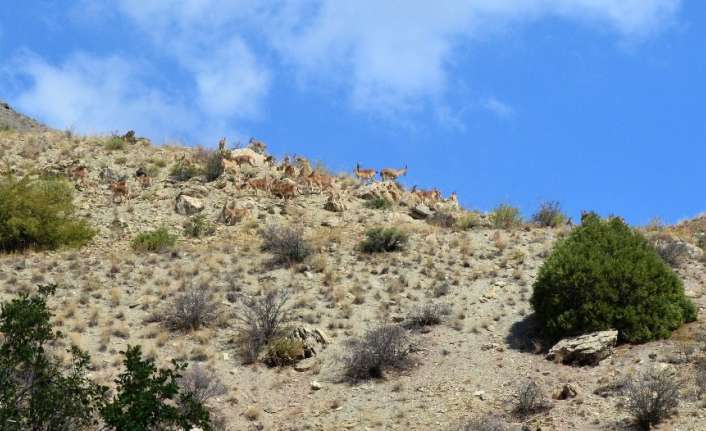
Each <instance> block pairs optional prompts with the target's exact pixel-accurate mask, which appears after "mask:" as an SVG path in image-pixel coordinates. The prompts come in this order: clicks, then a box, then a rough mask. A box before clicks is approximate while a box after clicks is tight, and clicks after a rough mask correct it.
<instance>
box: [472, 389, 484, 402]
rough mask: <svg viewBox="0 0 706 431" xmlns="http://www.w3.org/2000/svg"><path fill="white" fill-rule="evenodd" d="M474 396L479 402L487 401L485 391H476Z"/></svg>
mask: <svg viewBox="0 0 706 431" xmlns="http://www.w3.org/2000/svg"><path fill="white" fill-rule="evenodd" d="M473 396H474V397H476V398H478V399H479V400H485V399H486V397H485V391H475V392H473Z"/></svg>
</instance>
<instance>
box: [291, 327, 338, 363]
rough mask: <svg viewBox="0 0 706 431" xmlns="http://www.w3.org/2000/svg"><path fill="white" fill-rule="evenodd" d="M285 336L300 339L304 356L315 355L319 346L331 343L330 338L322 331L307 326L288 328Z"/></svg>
mask: <svg viewBox="0 0 706 431" xmlns="http://www.w3.org/2000/svg"><path fill="white" fill-rule="evenodd" d="M287 337H289V338H292V339H295V340H301V341H302V343H304V358H311V357H312V356H316V354H317V350H318V348H319V346H325V345H327V344H330V343H331V339H330V338H329V337H328V335H326V333H325V332H324V331H322V330H321V329H318V328H311V327H307V326H297V327H294V328H292V329H290V331H289V333H288V334H287Z"/></svg>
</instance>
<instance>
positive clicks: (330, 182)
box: [307, 172, 335, 193]
mask: <svg viewBox="0 0 706 431" xmlns="http://www.w3.org/2000/svg"><path fill="white" fill-rule="evenodd" d="M307 183H308V184H309V185H315V186H317V187H318V188H319V193H322V192H323V191H324V190H327V189H328V190H330V189H335V183H334V179H333V177H332V176H331V175H327V174H319V173H317V172H312V173H311V174H309V175H308V176H307Z"/></svg>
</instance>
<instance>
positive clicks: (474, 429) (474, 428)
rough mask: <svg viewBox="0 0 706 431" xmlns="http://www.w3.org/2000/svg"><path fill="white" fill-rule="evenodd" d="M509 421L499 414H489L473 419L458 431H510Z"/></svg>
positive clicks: (462, 425)
mask: <svg viewBox="0 0 706 431" xmlns="http://www.w3.org/2000/svg"><path fill="white" fill-rule="evenodd" d="M509 430H510V427H509V426H508V424H507V422H505V420H503V419H502V418H500V417H498V416H493V415H487V416H483V417H480V418H475V419H471V420H469V421H466V422H464V423H463V424H461V426H460V427H458V430H457V431H509Z"/></svg>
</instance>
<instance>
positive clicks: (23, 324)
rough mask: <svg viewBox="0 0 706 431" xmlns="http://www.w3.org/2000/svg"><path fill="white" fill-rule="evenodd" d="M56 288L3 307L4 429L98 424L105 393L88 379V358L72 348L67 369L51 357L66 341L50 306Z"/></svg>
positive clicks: (0, 422)
mask: <svg viewBox="0 0 706 431" xmlns="http://www.w3.org/2000/svg"><path fill="white" fill-rule="evenodd" d="M55 289H56V286H55V285H48V286H40V287H39V293H38V294H37V295H34V296H28V295H22V296H20V297H19V298H18V299H14V300H12V301H10V302H6V303H3V304H2V311H0V333H3V334H4V338H3V339H2V343H0V429H3V430H7V431H20V430H38V431H43V430H47V431H49V430H69V429H70V430H80V429H86V428H88V427H90V426H92V425H95V424H96V416H95V415H94V413H95V411H96V405H97V404H98V402H99V401H100V400H101V399H102V397H103V396H104V393H105V388H103V387H100V386H98V385H95V384H94V383H92V382H91V381H90V380H89V379H88V378H87V377H86V373H87V370H88V366H89V356H88V354H87V353H84V352H82V351H81V350H79V349H78V348H77V347H71V349H70V350H69V352H70V354H71V357H72V361H71V367H70V368H69V369H68V370H65V368H64V367H63V365H62V364H61V362H60V361H59V360H58V359H57V358H55V357H53V356H52V355H51V354H49V353H48V352H47V346H48V345H50V344H51V343H52V342H54V341H56V340H57V339H58V338H60V336H61V334H59V333H55V332H54V331H53V329H52V326H51V322H50V319H51V313H50V312H49V310H48V309H47V304H46V298H47V296H48V295H51V294H53V293H54V290H55Z"/></svg>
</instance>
